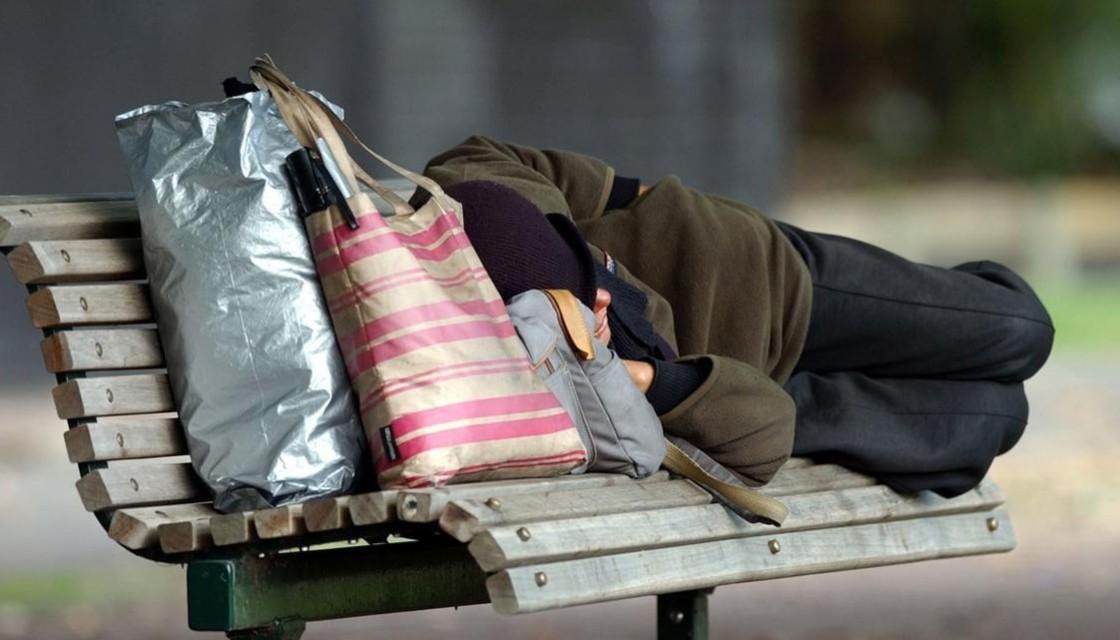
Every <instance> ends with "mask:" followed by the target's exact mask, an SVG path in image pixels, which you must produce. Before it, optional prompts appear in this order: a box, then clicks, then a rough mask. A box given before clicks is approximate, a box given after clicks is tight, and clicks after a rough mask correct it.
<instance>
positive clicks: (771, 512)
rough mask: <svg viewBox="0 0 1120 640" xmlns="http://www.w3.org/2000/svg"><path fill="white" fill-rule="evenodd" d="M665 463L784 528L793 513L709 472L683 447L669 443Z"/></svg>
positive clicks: (667, 467) (766, 498)
mask: <svg viewBox="0 0 1120 640" xmlns="http://www.w3.org/2000/svg"><path fill="white" fill-rule="evenodd" d="M665 447H666V449H667V450H666V452H665V461H664V462H663V463H662V464H663V466H664V467H665V468H666V469H668V470H669V471H672V472H673V473H675V474H677V475H680V476H684V477H685V478H688V479H689V480H692V481H693V482H695V483H697V484H699V485H702V486H703V487H705V488H707V489H710V490H712V491H714V492H716V493H718V494H719V495H720V496H721V497H723V498H724V499H726V500H728V501H729V502H731V503H733V504H734V505H735V506H737V507H739V508H740V509H744V510H746V511H749V512H751V513H753V514H755V515H758V516H762V517H763V518H766V519H767V520H770V521H772V522H774V523H777V524H781V523H782V521H784V520H785V519H786V516H788V515H789V509H788V508H787V507H786V505H784V504H782V503H781V502H780V501H779V500H775V499H774V498H771V497H768V496H764V495H762V494H761V493H759V492H757V491H755V490H754V489H751V488H750V487H744V486H739V485H734V484H731V483H729V482H724V481H723V480H720V479H719V478H717V477H715V476H713V475H712V474H710V473H708V472H707V471H705V470H704V469H703V468H702V467H701V466H700V465H698V464H696V461H695V460H693V459H692V458H690V457H688V454H686V453H685V452H684V451H682V450H681V448H680V447H678V446H677V445H675V444H673V443H672V442H671V441H669V440H666V441H665Z"/></svg>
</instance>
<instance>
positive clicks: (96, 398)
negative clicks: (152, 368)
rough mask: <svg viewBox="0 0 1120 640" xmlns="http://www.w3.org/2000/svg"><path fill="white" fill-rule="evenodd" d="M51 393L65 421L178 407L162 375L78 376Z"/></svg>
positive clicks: (155, 411)
mask: <svg viewBox="0 0 1120 640" xmlns="http://www.w3.org/2000/svg"><path fill="white" fill-rule="evenodd" d="M51 393H52V395H54V406H55V410H56V411H57V412H58V417H59V418H62V419H63V420H69V419H71V418H89V417H95V416H113V415H124V414H136V413H161V412H166V411H174V410H175V402H174V400H173V399H172V397H171V388H170V386H169V385H168V382H167V376H166V375H163V374H144V375H134V376H107V377H103V378H78V379H76V380H69V381H67V382H63V383H62V384H60V385H57V386H56V387H55V388H54V389H52V390H51Z"/></svg>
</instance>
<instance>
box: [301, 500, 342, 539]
mask: <svg viewBox="0 0 1120 640" xmlns="http://www.w3.org/2000/svg"><path fill="white" fill-rule="evenodd" d="M349 502H350V496H338V497H336V498H317V499H315V500H308V501H307V502H305V503H303V524H304V526H305V527H307V530H308V531H335V530H336V529H345V528H348V527H351V526H353V524H354V523H353V521H352V520H351V519H350V506H349Z"/></svg>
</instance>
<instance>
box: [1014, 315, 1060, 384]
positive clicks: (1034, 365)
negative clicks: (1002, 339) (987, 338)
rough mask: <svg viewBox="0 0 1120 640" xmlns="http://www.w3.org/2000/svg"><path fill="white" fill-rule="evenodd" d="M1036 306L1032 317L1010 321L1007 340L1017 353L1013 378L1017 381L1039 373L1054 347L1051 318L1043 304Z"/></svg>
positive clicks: (1019, 317)
mask: <svg viewBox="0 0 1120 640" xmlns="http://www.w3.org/2000/svg"><path fill="white" fill-rule="evenodd" d="M1036 300H1037V299H1036ZM1035 306H1036V307H1037V308H1036V309H1032V310H1031V313H1030V315H1026V314H1024V315H1021V316H1015V317H1012V318H1009V319H1008V330H1007V331H1008V334H1007V340H1008V341H1009V342H1010V343H1011V344H1012V346H1013V349H1014V352H1015V363H1016V367H1015V375H1014V376H1013V378H1014V379H1015V380H1016V381H1022V380H1026V379H1027V378H1030V377H1031V376H1033V375H1034V374H1035V373H1037V372H1038V370H1039V369H1041V368H1042V365H1043V364H1045V363H1046V360H1047V359H1048V358H1049V357H1050V351H1051V350H1052V349H1053V347H1054V325H1053V324H1051V323H1050V316H1049V315H1048V314H1047V313H1046V309H1045V308H1043V306H1042V303H1041V302H1036V303H1035Z"/></svg>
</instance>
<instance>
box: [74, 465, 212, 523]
mask: <svg viewBox="0 0 1120 640" xmlns="http://www.w3.org/2000/svg"><path fill="white" fill-rule="evenodd" d="M76 486H77V487H78V495H79V496H80V497H81V499H82V505H84V506H85V508H86V510H87V511H101V510H102V509H110V508H116V507H131V506H139V505H156V504H165V503H173V502H197V501H199V500H204V499H208V498H209V497H210V494H209V492H208V490H207V489H206V488H205V487H204V486H203V485H202V482H201V481H200V480H199V479H198V476H196V475H195V473H194V469H192V468H191V465H190V464H189V463H185V462H182V463H179V462H172V463H151V464H129V465H127V466H125V465H120V466H112V467H109V468H108V469H98V470H96V471H91V472H89V473H87V474H86V475H84V476H82V477H81V478H80V479H79V480H78V482H77V485H76Z"/></svg>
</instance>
